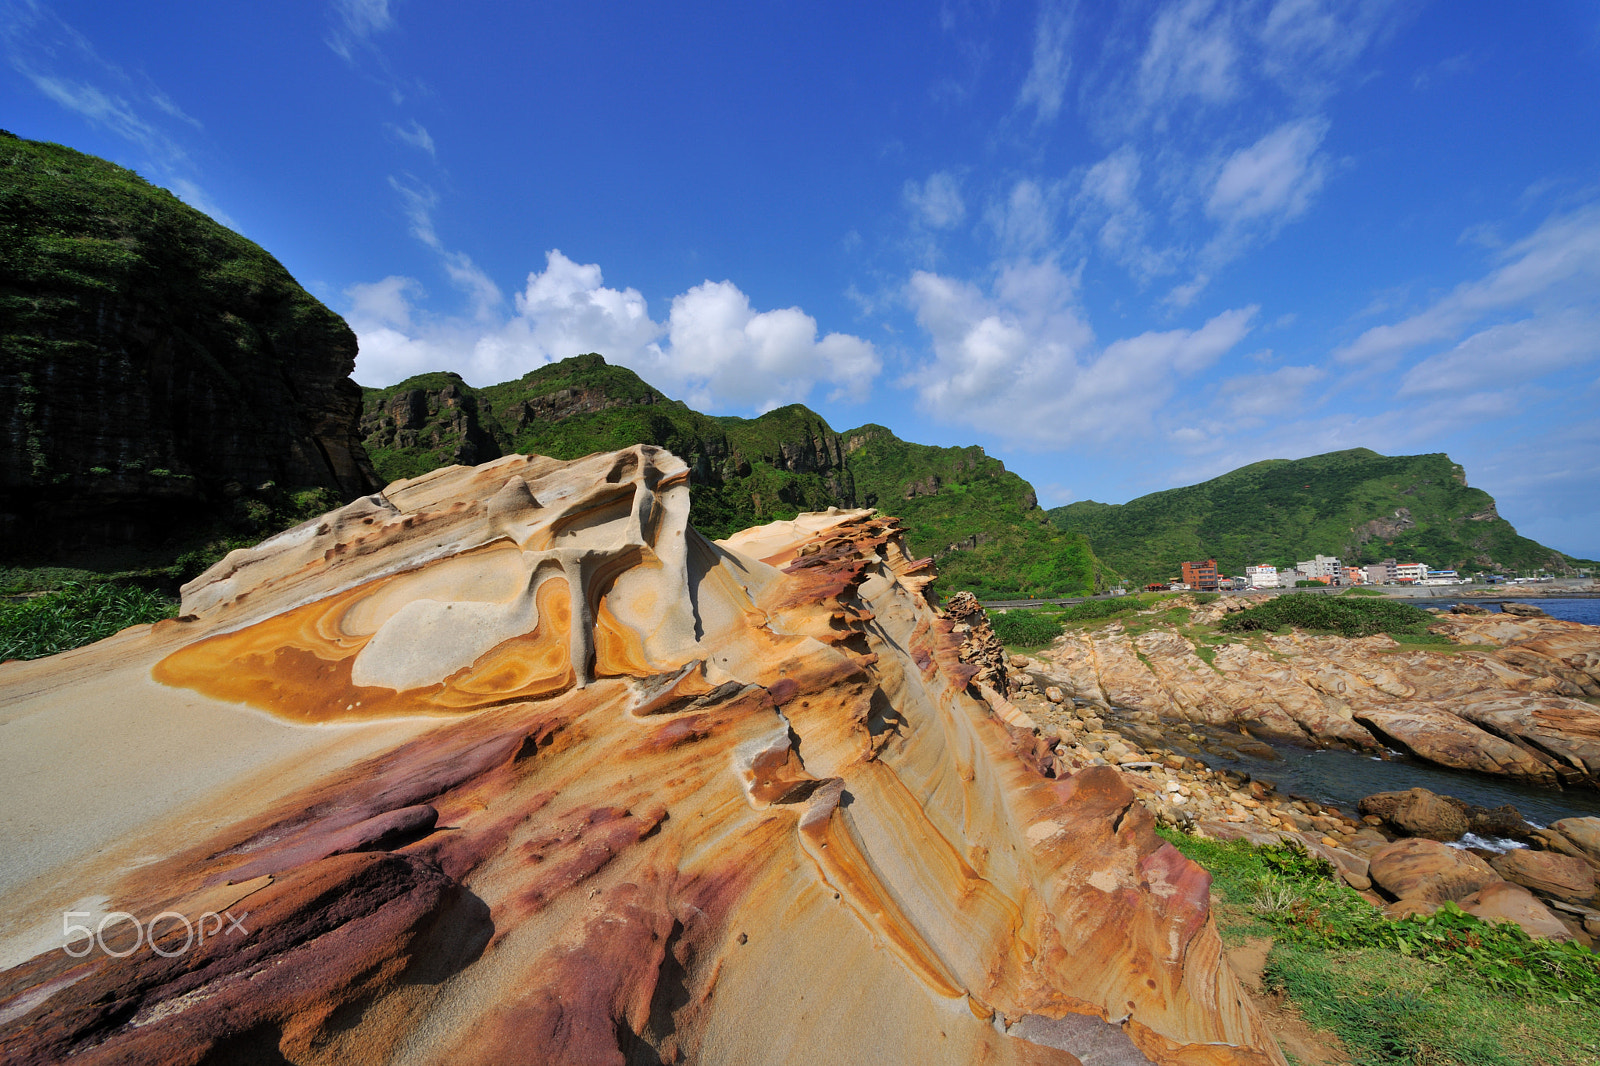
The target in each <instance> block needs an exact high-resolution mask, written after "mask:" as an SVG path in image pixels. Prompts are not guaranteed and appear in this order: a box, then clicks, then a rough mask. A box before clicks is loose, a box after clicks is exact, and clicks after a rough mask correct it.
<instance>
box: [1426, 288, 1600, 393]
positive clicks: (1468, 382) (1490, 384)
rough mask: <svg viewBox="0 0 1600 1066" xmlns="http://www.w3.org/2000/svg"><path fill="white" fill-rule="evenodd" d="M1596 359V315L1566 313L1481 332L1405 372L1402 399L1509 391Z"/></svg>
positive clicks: (1599, 319)
mask: <svg viewBox="0 0 1600 1066" xmlns="http://www.w3.org/2000/svg"><path fill="white" fill-rule="evenodd" d="M1596 359H1600V314H1594V313H1584V312H1581V311H1577V310H1570V309H1569V310H1567V311H1562V312H1557V313H1554V314H1550V315H1546V316H1543V317H1536V318H1528V319H1523V320H1522V321H1520V322H1509V323H1506V324H1503V325H1497V326H1490V327H1489V328H1487V329H1484V330H1480V331H1479V332H1477V333H1474V334H1472V335H1471V336H1470V337H1468V338H1466V339H1465V340H1463V341H1462V342H1461V343H1459V344H1457V345H1456V346H1455V347H1453V348H1451V349H1450V350H1449V351H1446V352H1441V353H1439V354H1438V355H1434V356H1430V357H1428V358H1427V359H1424V360H1422V361H1421V362H1420V363H1417V364H1416V365H1415V366H1413V367H1412V368H1411V369H1410V370H1408V371H1406V374H1405V377H1403V378H1402V379H1401V381H1400V389H1399V393H1400V395H1401V396H1416V395H1422V394H1427V393H1461V392H1471V391H1474V390H1477V389H1494V388H1510V387H1514V386H1517V385H1521V384H1523V383H1525V382H1529V381H1533V380H1535V379H1536V378H1539V377H1542V376H1543V375H1545V374H1548V373H1551V372H1554V371H1558V370H1566V369H1570V368H1576V367H1578V366H1580V365H1582V364H1584V363H1587V362H1591V361H1593V360H1596Z"/></svg>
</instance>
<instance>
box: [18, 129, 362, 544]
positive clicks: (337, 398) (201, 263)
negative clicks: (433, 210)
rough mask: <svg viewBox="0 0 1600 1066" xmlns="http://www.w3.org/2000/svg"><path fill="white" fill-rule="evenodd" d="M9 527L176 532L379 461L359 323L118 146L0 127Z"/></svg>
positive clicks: (347, 494) (77, 534)
mask: <svg viewBox="0 0 1600 1066" xmlns="http://www.w3.org/2000/svg"><path fill="white" fill-rule="evenodd" d="M0 227H3V228H4V231H5V234H6V238H5V242H4V243H5V247H4V252H3V254H0V347H3V348H4V350H5V359H4V360H3V361H0V427H3V430H0V541H3V542H5V543H7V544H10V545H13V546H15V548H16V549H17V550H21V549H22V548H23V547H25V546H27V545H30V544H37V543H39V542H40V541H41V540H45V541H47V542H48V543H50V544H52V545H55V546H60V547H66V548H71V547H77V546H94V545H100V544H107V543H119V542H134V541H140V540H144V539H148V538H151V537H162V536H165V535H166V534H167V533H168V532H169V531H170V530H171V529H172V528H173V527H174V526H175V525H178V524H180V523H181V522H183V521H184V520H185V518H203V517H204V516H206V515H207V514H208V513H212V514H214V513H217V512H219V511H220V510H221V509H223V508H224V507H226V506H227V501H228V499H229V497H230V496H236V495H237V494H238V492H239V491H240V489H241V487H244V488H250V487H254V486H257V485H260V484H262V483H265V482H273V483H275V484H276V485H277V486H279V487H281V488H293V489H300V488H323V489H329V490H333V491H334V492H336V493H337V494H338V495H340V496H341V497H343V498H346V499H351V498H354V497H356V496H359V495H361V494H363V493H367V492H370V491H372V490H373V489H374V488H375V487H376V486H377V479H376V477H375V475H374V474H373V471H372V468H371V466H370V464H369V463H368V461H367V458H366V454H365V452H364V451H363V449H362V446H361V441H360V437H359V436H358V433H357V419H358V417H359V414H360V409H361V394H360V390H359V389H358V388H357V386H356V385H355V383H354V382H352V381H351V380H350V376H349V375H350V372H351V370H352V369H353V367H354V365H355V356H356V337H355V334H354V333H352V332H351V331H350V328H349V327H348V326H346V325H345V323H344V321H343V320H342V319H340V318H339V316H338V315H336V314H334V313H333V312H332V311H329V310H328V309H327V308H326V307H324V306H322V304H320V303H319V302H317V300H316V299H314V298H313V297H312V296H311V295H310V294H309V293H307V292H306V291H305V290H304V289H302V288H301V287H300V286H299V285H298V284H296V283H295V280H294V279H293V278H292V277H290V275H289V273H288V271H286V270H285V269H284V268H283V266H282V265H281V264H279V263H278V261H277V260H275V259H273V258H272V256H270V255H268V254H267V253H266V252H265V251H263V250H262V249H261V248H259V247H258V246H256V245H255V244H253V243H251V242H250V241H248V240H246V239H244V238H243V237H241V236H239V235H238V234H236V233H233V232H232V231H230V230H228V229H226V228H225V227H223V226H220V225H218V224H217V223H216V222H214V221H212V220H211V219H210V218H208V217H206V216H205V215H203V214H201V213H200V212H199V211H196V210H194V209H193V208H191V207H189V206H187V205H186V204H184V203H182V202H181V201H179V200H178V199H177V198H176V197H175V196H173V195H172V194H171V193H169V192H167V191H166V190H164V189H160V188H157V187H155V186H153V185H150V184H149V183H147V182H145V181H144V180H142V179H141V178H139V177H138V176H137V175H136V174H134V173H132V172H131V171H127V170H124V169H122V168H121V167H118V166H116V165H114V164H112V163H108V162H106V161H105V160H102V159H97V158H95V157H93V156H88V155H84V154H82V153H79V152H75V151H73V150H71V149H69V148H63V147H61V146H60V145H53V144H44V143H40V142H35V141H26V140H21V139H18V138H15V137H12V136H10V135H9V134H7V135H5V136H4V137H0Z"/></svg>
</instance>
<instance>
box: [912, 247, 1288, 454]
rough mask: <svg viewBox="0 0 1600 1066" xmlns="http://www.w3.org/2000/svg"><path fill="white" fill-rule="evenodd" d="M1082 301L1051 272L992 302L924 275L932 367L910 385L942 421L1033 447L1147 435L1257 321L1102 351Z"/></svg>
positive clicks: (1239, 314)
mask: <svg viewBox="0 0 1600 1066" xmlns="http://www.w3.org/2000/svg"><path fill="white" fill-rule="evenodd" d="M1077 289H1078V281H1077V278H1076V277H1075V276H1074V275H1070V274H1067V273H1065V272H1063V271H1062V270H1061V269H1060V268H1059V267H1058V266H1057V265H1056V264H1055V263H1054V262H1053V261H1050V260H1046V261H1042V262H1021V263H1017V264H1013V265H1012V266H1009V267H1007V268H1005V269H1004V270H1002V271H1001V272H1000V274H999V276H998V278H997V279H996V282H995V284H994V286H993V290H992V292H990V293H988V294H986V293H984V292H983V291H981V290H980V289H979V288H978V287H977V286H975V285H973V284H971V283H970V282H964V281H959V280H956V279H952V278H947V277H942V276H940V275H937V274H934V273H930V272H927V271H918V272H917V273H916V274H914V275H912V278H911V281H910V282H909V283H908V285H907V287H906V298H907V300H908V301H909V302H910V304H911V306H912V308H913V310H914V311H915V312H916V316H917V321H918V323H919V324H920V325H921V326H922V328H923V329H924V330H925V331H927V333H928V336H929V339H930V340H931V342H932V346H933V359H932V360H931V361H929V362H927V363H925V364H923V365H921V366H919V367H917V368H915V369H914V370H913V371H912V372H911V373H910V374H908V375H907V376H906V378H905V379H904V380H903V382H902V384H904V385H906V386H907V387H909V388H912V389H914V390H915V392H916V394H917V398H918V400H919V402H920V404H921V406H922V407H923V408H924V409H925V410H927V411H929V412H930V413H931V414H933V415H935V416H936V417H938V418H940V419H943V420H945V421H948V422H955V423H963V424H966V425H971V426H974V427H976V428H980V429H983V430H985V431H988V432H992V433H995V434H997V435H998V436H1001V437H1003V438H1005V439H1007V440H1010V441H1012V442H1014V443H1016V444H1018V445H1020V446H1023V447H1032V448H1037V447H1046V446H1060V445H1064V444H1066V443H1068V442H1070V441H1074V440H1077V439H1079V438H1083V437H1087V438H1090V439H1092V440H1096V441H1105V440H1108V439H1110V438H1111V437H1113V436H1116V435H1119V434H1130V435H1131V434H1136V433H1138V432H1139V431H1140V430H1141V429H1142V428H1145V427H1148V426H1149V425H1150V423H1151V412H1152V410H1153V409H1154V408H1156V407H1158V406H1159V405H1160V404H1161V403H1162V402H1163V401H1164V400H1165V399H1166V398H1168V397H1170V396H1172V395H1173V393H1174V392H1175V391H1176V390H1177V388H1178V385H1179V379H1180V378H1181V377H1184V376H1188V375H1192V374H1195V373H1197V372H1198V371H1200V370H1203V369H1205V368H1206V367H1208V366H1210V365H1211V364H1212V363H1214V362H1215V361H1216V360H1217V359H1218V358H1220V357H1221V356H1222V355H1224V354H1225V353H1226V352H1228V351H1230V350H1231V349H1232V348H1233V347H1234V346H1235V345H1237V344H1238V342H1239V341H1240V340H1241V339H1242V338H1243V337H1244V335H1245V334H1246V333H1247V332H1248V331H1249V328H1250V323H1251V320H1252V319H1253V318H1254V316H1255V313H1256V308H1254V307H1249V308H1244V309H1241V310H1234V311H1225V312H1223V313H1222V314H1220V315H1217V316H1216V317H1214V318H1212V319H1211V320H1210V321H1208V322H1207V323H1206V324H1205V325H1203V326H1202V327H1200V328H1199V329H1195V330H1187V329H1177V330H1168V331H1164V332H1148V333H1143V334H1140V335H1138V336H1135V337H1129V338H1125V339H1122V340H1118V341H1115V342H1113V343H1111V344H1109V345H1107V346H1105V347H1104V348H1103V349H1100V350H1096V347H1095V342H1094V333H1093V331H1092V330H1091V329H1090V328H1089V325H1088V323H1087V322H1086V321H1085V320H1084V318H1083V316H1082V315H1081V313H1080V312H1079V310H1078V306H1077V303H1078V300H1077Z"/></svg>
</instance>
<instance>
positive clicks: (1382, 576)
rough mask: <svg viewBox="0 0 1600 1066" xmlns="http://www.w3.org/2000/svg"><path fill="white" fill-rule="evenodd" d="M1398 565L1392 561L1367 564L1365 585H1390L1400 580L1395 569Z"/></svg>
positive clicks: (1386, 560)
mask: <svg viewBox="0 0 1600 1066" xmlns="http://www.w3.org/2000/svg"><path fill="white" fill-rule="evenodd" d="M1397 566H1398V564H1397V563H1396V562H1395V561H1394V560H1393V559H1385V560H1384V561H1383V562H1381V563H1369V564H1368V566H1367V584H1369V585H1392V584H1394V583H1395V582H1396V581H1399V580H1400V574H1399V573H1398V571H1397V569H1396V567H1397Z"/></svg>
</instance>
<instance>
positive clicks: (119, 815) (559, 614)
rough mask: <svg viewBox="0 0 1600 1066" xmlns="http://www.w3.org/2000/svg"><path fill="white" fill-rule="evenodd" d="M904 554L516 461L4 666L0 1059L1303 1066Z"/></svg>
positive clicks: (825, 529)
mask: <svg viewBox="0 0 1600 1066" xmlns="http://www.w3.org/2000/svg"><path fill="white" fill-rule="evenodd" d="M903 540H904V535H903V531H902V530H901V528H900V527H899V525H898V524H897V522H896V521H895V520H893V519H888V518H884V517H882V516H879V515H877V514H875V513H873V512H868V511H831V512H827V513H812V514H803V515H801V516H799V517H798V518H796V519H794V520H793V521H788V522H777V523H772V524H769V525H766V526H760V527H756V528H754V529H750V530H746V531H744V532H742V533H740V534H737V535H735V536H733V537H730V538H728V539H726V540H723V541H719V542H711V541H708V540H705V539H704V538H702V537H701V536H700V535H699V534H698V533H697V532H695V530H694V529H693V528H692V527H691V526H690V525H689V524H688V470H687V467H686V465H685V464H684V463H682V462H680V461H679V460H678V459H676V458H675V457H673V456H671V455H670V454H668V453H666V452H663V451H661V450H659V449H655V448H650V447H636V448H630V449H627V450H625V451H621V452H615V453H602V454H598V455H593V456H589V457H588V458H585V459H581V460H576V461H573V462H570V463H563V462H557V461H555V460H550V459H544V458H540V457H535V456H521V455H513V456H507V457H504V458H502V459H499V460H496V461H494V462H492V463H489V464H486V465H483V466H479V467H476V468H462V467H455V468H447V469H443V470H438V471H434V472H433V473H430V474H427V475H424V476H423V477H420V478H415V479H412V480H409V481H402V482H398V483H396V484H392V485H390V486H389V487H388V488H387V490H386V491H385V492H384V493H383V494H382V495H381V496H374V497H370V498H366V499H363V500H359V501H357V502H356V503H355V504H352V505H350V506H349V507H346V508H343V509H341V510H339V511H336V512H333V513H330V514H328V515H325V516H323V517H322V518H321V519H319V520H317V521H315V522H312V523H308V524H306V525H305V526H302V527H299V528H297V529H293V530H290V531H288V532H286V533H284V534H281V535H279V536H278V537H275V538H273V539H272V540H269V541H267V542H265V543H263V544H261V545H259V546H258V547H256V548H254V549H249V550H245V551H240V552H235V553H233V554H232V555H230V556H229V557H228V558H227V559H225V560H223V562H221V563H219V564H218V565H217V566H216V567H214V568H213V569H212V570H210V571H208V572H207V573H205V574H202V575H201V576H200V578H198V579H197V580H196V581H194V582H192V583H191V584H190V585H189V586H186V588H185V593H184V606H183V619H184V620H182V621H179V620H173V621H169V622H164V623H161V624H160V625H157V626H154V627H138V628H136V629H133V630H129V631H126V632H124V633H122V634H120V635H118V636H117V637H114V638H112V639H110V640H107V641H104V642H101V643H100V644H96V645H93V646H90V647H87V648H83V649H79V650H77V651H73V652H69V653H66V654H63V655H60V656H55V657H52V658H48V659H40V660H35V661H32V662H27V663H12V664H8V665H6V666H4V667H0V708H3V709H4V714H5V716H6V717H5V719H4V720H5V721H6V723H7V726H6V728H7V740H6V746H5V755H6V759H7V766H8V767H11V768H14V769H15V772H14V773H10V774H8V775H5V777H4V778H3V779H0V803H3V804H4V806H5V809H6V810H7V812H8V818H7V819H6V820H5V821H4V822H3V823H0V853H3V854H6V855H7V856H8V857H9V858H10V860H11V861H10V862H9V863H8V864H7V865H6V866H5V867H3V868H0V966H5V967H8V968H6V969H4V970H3V971H0V1017H3V1018H4V1019H5V1020H4V1022H3V1023H0V1059H4V1060H5V1061H7V1062H19V1063H21V1062H41V1061H55V1060H61V1059H68V1058H70V1059H71V1060H72V1061H74V1062H82V1063H87V1064H92V1066H99V1064H110V1063H122V1062H151V1063H160V1062H180V1061H182V1062H197V1061H204V1060H210V1061H293V1062H317V1063H336V1062H357V1061H360V1062H380V1061H389V1060H391V1059H394V1058H396V1057H398V1056H400V1055H401V1054H402V1053H403V1054H404V1056H405V1057H406V1059H407V1060H408V1061H415V1062H423V1063H452V1064H454V1063H467V1064H476V1063H484V1064H487V1063H499V1062H507V1061H520V1060H522V1059H524V1058H527V1057H528V1056H529V1055H536V1057H538V1058H540V1059H541V1060H542V1061H550V1062H574V1063H577V1062H583V1063H590V1062H595V1063H599V1062H612V1063H622V1062H627V1061H651V1062H754V1061H761V1062H767V1063H813V1062H859V1061H873V1062H883V1063H899V1062H904V1063H924V1062H980V1061H981V1062H993V1063H1015V1064H1019V1066H1020V1064H1024V1063H1034V1064H1037V1063H1046V1062H1060V1063H1063V1064H1067V1063H1073V1062H1093V1061H1100V1058H1097V1057H1096V1056H1100V1057H1103V1056H1101V1053H1100V1051H1098V1050H1095V1049H1099V1048H1104V1047H1114V1048H1115V1049H1116V1054H1117V1055H1118V1056H1120V1058H1119V1059H1118V1061H1128V1062H1153V1063H1160V1064H1163V1066H1180V1064H1191V1063H1199V1062H1204V1063H1207V1064H1210V1066H1227V1064H1236V1066H1264V1064H1269V1063H1270V1064H1278V1066H1281V1064H1282V1063H1283V1061H1284V1060H1283V1058H1282V1056H1281V1054H1280V1053H1279V1052H1278V1050H1277V1048H1276V1047H1275V1045H1274V1044H1273V1041H1272V1038H1271V1037H1270V1035H1269V1034H1268V1033H1267V1032H1266V1030H1265V1029H1264V1028H1263V1027H1262V1024H1261V1022H1260V1020H1259V1018H1258V1017H1257V1015H1256V1013H1255V1009H1254V1008H1253V1007H1252V1006H1251V1005H1250V1002H1249V1000H1248V998H1247V997H1246V996H1244V994H1243V993H1242V991H1241V989H1240V988H1239V986H1238V983H1237V980H1236V978H1235V977H1234V976H1233V974H1232V972H1231V970H1230V969H1229V968H1228V967H1227V965H1226V964H1225V962H1224V961H1223V950H1222V944H1221V940H1220V938H1219V937H1218V935H1217V931H1216V927H1215V925H1214V923H1213V922H1212V921H1211V918H1210V915H1209V910H1208V908H1209V898H1210V897H1209V886H1210V878H1209V877H1208V876H1207V875H1206V873H1205V872H1204V871H1203V870H1201V869H1200V868H1199V867H1198V866H1196V865H1194V864H1193V863H1191V862H1189V861H1188V860H1186V859H1184V858H1183V856H1182V855H1181V854H1180V853H1179V852H1178V851H1177V850H1176V849H1174V848H1173V847H1172V846H1171V845H1170V844H1167V843H1166V842H1164V841H1163V840H1162V839H1161V838H1160V837H1159V836H1157V835H1156V834H1155V832H1154V822H1153V819H1152V817H1151V816H1150V814H1149V813H1148V812H1147V811H1146V810H1145V808H1144V806H1143V805H1142V804H1141V803H1140V802H1139V794H1138V793H1136V791H1135V789H1134V787H1133V786H1132V785H1131V784H1130V781H1131V779H1133V778H1134V777H1136V776H1137V775H1135V774H1132V773H1124V772H1122V771H1118V770H1116V769H1113V768H1111V767H1109V766H1099V767H1090V768H1084V769H1077V770H1076V771H1075V772H1074V771H1073V769H1072V767H1070V766H1068V765H1067V764H1065V763H1064V762H1062V761H1060V760H1059V757H1058V756H1056V755H1054V754H1053V753H1052V752H1051V751H1050V744H1049V743H1048V742H1047V741H1045V739H1044V738H1042V737H1039V736H1036V735H1035V734H1034V733H1033V731H1032V730H1030V729H1027V728H1026V727H1022V726H1017V725H1012V724H1009V723H1007V722H1006V721H1004V720H1002V719H1001V718H1000V717H998V716H997V715H996V714H995V712H994V711H993V710H992V709H991V707H990V706H989V705H988V704H987V703H986V702H985V701H983V700H979V699H976V698H974V696H973V691H974V690H973V688H972V685H971V682H972V680H973V677H974V674H975V672H976V667H975V666H974V664H971V663H963V662H962V661H961V660H960V649H961V644H962V641H961V639H960V636H959V635H958V634H957V633H956V632H955V629H956V626H957V624H958V623H956V622H955V621H954V620H953V619H952V618H950V617H947V616H946V617H941V616H940V615H939V614H938V613H937V612H935V610H934V609H933V608H932V607H931V606H930V605H929V604H928V602H927V601H926V600H925V599H924V598H923V596H922V592H921V590H922V588H923V587H924V585H925V584H926V582H927V580H928V578H929V577H930V576H931V575H930V574H929V573H928V571H927V569H926V567H925V565H924V564H922V563H920V562H917V561H915V560H913V559H911V558H910V557H909V555H908V554H907V552H906V551H905V547H904V542H903ZM1001 666H1002V668H1003V666H1004V663H1003V662H1002V663H1001ZM1032 705H1033V704H1030V706H1032ZM1037 705H1039V706H1045V707H1049V706H1053V705H1050V704H1048V703H1047V702H1046V701H1043V700H1039V701H1037ZM86 736H101V737H107V738H119V739H118V740H117V741H116V742H115V743H107V744H104V745H99V746H94V745H89V746H84V745H80V744H78V743H76V738H81V737H86ZM63 738H68V739H65V740H64V739H63ZM69 749H70V755H71V759H72V766H73V768H74V773H73V775H71V777H72V780H71V781H70V782H63V783H61V784H59V785H57V784H53V781H54V779H55V778H56V777H61V776H63V775H52V774H49V773H46V772H44V770H45V768H46V767H55V766H59V765H61V764H62V760H63V757H64V755H65V754H66V753H67V752H68V750H69ZM1152 765H1153V764H1152ZM86 781H92V782H94V785H95V787H93V788H86V787H82V783H83V782H86ZM1142 787H1144V788H1148V787H1149V786H1148V785H1145V786H1142ZM351 849H354V850H351ZM341 851H343V852H345V853H343V854H339V853H338V852H341ZM241 878H247V879H246V880H243V881H240V880H239V879H241ZM236 881H237V882H239V883H230V882H236ZM64 907H65V908H68V909H72V910H77V911H81V912H84V913H85V915H86V917H85V918H84V919H83V920H84V921H87V922H89V923H91V925H92V923H95V922H97V921H99V918H100V916H101V915H102V914H103V913H105V912H108V911H122V912H126V913H127V914H129V915H132V916H135V917H136V919H140V920H148V919H149V918H150V917H153V916H157V915H162V914H163V913H164V912H167V911H169V910H170V911H173V912H174V913H176V914H178V915H189V914H199V913H200V912H201V911H221V910H223V909H230V908H231V913H232V914H233V915H235V916H236V917H237V916H240V915H244V920H243V921H244V928H245V929H246V930H247V931H246V932H244V933H235V934H234V935H232V936H213V937H210V938H208V939H206V940H205V941H204V944H203V948H202V949H199V950H195V951H191V952H188V953H183V952H174V953H170V954H169V953H168V949H169V948H171V947H173V946H174V941H173V940H172V937H173V936H176V938H177V941H179V942H181V941H182V937H183V929H182V927H181V926H175V925H173V924H172V922H171V921H170V919H168V920H167V924H166V925H163V926H162V929H163V933H162V936H163V937H164V938H165V939H162V940H161V941H159V943H161V945H162V947H163V952H162V953H155V952H151V951H148V950H139V951H134V952H132V953H129V954H127V955H126V956H125V957H120V958H114V957H111V956H108V955H102V954H100V953H98V952H97V953H95V954H94V955H93V956H92V957H89V958H76V957H73V956H71V955H69V954H68V953H67V952H66V951H64V950H63V945H62V942H61V927H60V912H61V911H62V909H63V908H64ZM41 916H49V917H51V918H52V919H53V920H52V921H49V922H47V921H44V920H43V919H42V918H41ZM111 946H112V947H118V946H119V944H118V942H115V940H114V938H113V942H112V945H111ZM796 975H802V976H801V978H798V979H797V976H796ZM1029 1019H1033V1020H1032V1021H1029ZM1108 1061H1109V1060H1108Z"/></svg>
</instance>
